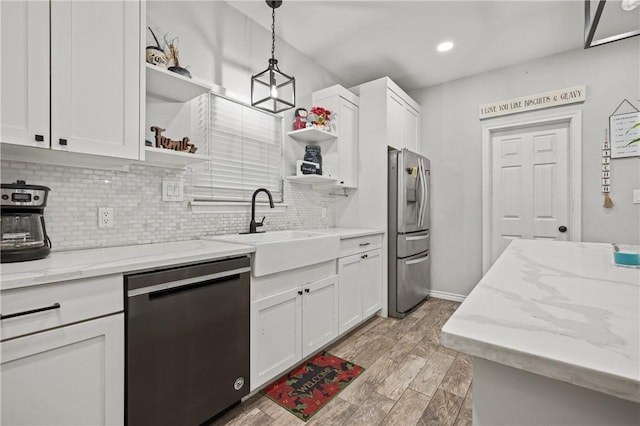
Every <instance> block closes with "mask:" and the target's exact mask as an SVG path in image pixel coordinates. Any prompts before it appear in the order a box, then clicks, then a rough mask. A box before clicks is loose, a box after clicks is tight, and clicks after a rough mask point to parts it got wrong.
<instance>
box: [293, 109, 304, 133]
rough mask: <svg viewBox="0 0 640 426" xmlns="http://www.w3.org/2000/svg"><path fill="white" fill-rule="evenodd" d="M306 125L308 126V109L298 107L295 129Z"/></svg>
mask: <svg viewBox="0 0 640 426" xmlns="http://www.w3.org/2000/svg"><path fill="white" fill-rule="evenodd" d="M305 127H307V110H306V109H304V108H298V109H297V110H296V113H295V120H293V130H300V129H304V128H305Z"/></svg>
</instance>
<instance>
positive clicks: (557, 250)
mask: <svg viewBox="0 0 640 426" xmlns="http://www.w3.org/2000/svg"><path fill="white" fill-rule="evenodd" d="M441 340H442V344H443V345H444V346H446V347H449V348H452V349H455V350H457V351H460V352H464V353H467V354H470V355H472V356H476V357H479V358H484V359H487V360H490V361H493V362H496V363H500V364H503V365H507V366H510V367H514V368H518V369H521V370H525V371H529V372H532V373H536V374H540V375H542V376H546V377H549V378H552V379H557V380H560V381H563V382H567V383H571V384H574V385H577V386H581V387H585V388H589V389H592V390H596V391H599V392H603V393H605V394H609V395H613V396H615V397H618V398H623V399H626V400H629V401H634V402H640V356H639V351H640V269H631V268H622V267H618V266H615V265H614V264H613V256H612V250H611V246H610V245H609V244H598V243H574V242H556V241H539V240H538V241H533V240H514V241H513V242H512V243H511V244H510V245H509V247H508V248H507V249H506V250H505V252H504V253H503V254H502V256H501V257H500V258H499V259H498V260H497V261H496V263H495V264H494V265H493V267H492V268H491V269H490V270H489V271H488V272H487V274H486V275H485V276H484V277H483V278H482V280H481V281H480V283H479V284H478V285H477V286H476V287H475V289H474V290H473V291H472V292H471V294H470V295H469V296H468V297H467V298H466V300H465V301H464V303H463V304H462V305H461V306H460V307H459V308H458V310H457V311H456V312H455V313H454V314H453V315H452V316H451V318H450V319H449V321H448V322H447V323H446V324H445V325H444V327H443V329H442V336H441Z"/></svg>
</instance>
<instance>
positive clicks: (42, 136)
mask: <svg viewBox="0 0 640 426" xmlns="http://www.w3.org/2000/svg"><path fill="white" fill-rule="evenodd" d="M36 142H44V135H36Z"/></svg>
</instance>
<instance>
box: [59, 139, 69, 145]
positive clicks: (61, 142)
mask: <svg viewBox="0 0 640 426" xmlns="http://www.w3.org/2000/svg"><path fill="white" fill-rule="evenodd" d="M58 142H59V143H60V145H66V144H67V140H66V139H60V140H58Z"/></svg>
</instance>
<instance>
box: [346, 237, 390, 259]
mask: <svg viewBox="0 0 640 426" xmlns="http://www.w3.org/2000/svg"><path fill="white" fill-rule="evenodd" d="M380 247H382V234H377V235H367V236H366V237H356V238H348V239H346V240H340V257H345V256H351V255H352V254H357V253H362V252H365V251H369V250H373V249H377V248H380Z"/></svg>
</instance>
